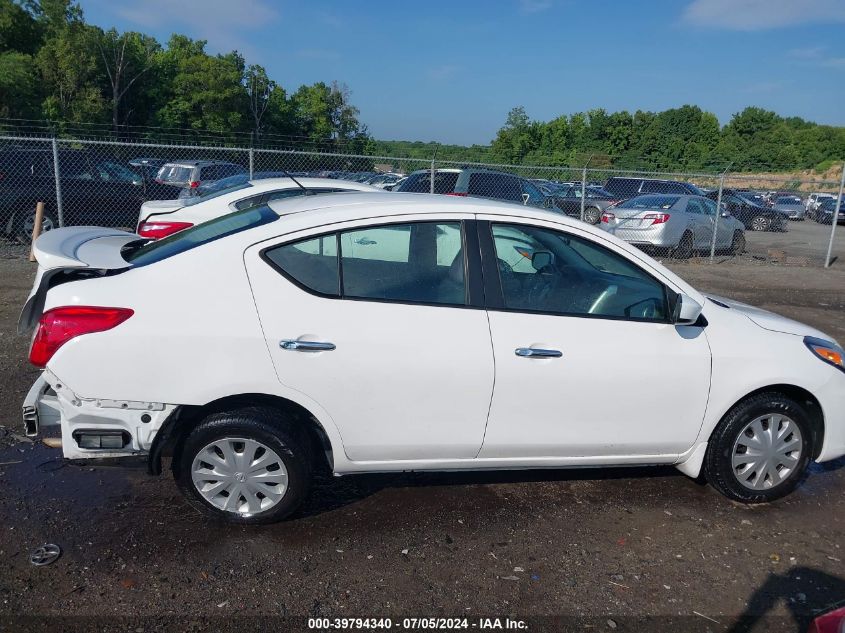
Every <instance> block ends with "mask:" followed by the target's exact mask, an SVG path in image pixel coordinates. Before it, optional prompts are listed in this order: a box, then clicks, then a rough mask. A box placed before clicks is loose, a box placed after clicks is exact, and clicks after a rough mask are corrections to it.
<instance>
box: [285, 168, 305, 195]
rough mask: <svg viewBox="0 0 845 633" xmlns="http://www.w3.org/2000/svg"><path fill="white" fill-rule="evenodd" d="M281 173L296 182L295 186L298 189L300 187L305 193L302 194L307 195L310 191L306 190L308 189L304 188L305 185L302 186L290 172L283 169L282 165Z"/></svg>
mask: <svg viewBox="0 0 845 633" xmlns="http://www.w3.org/2000/svg"><path fill="white" fill-rule="evenodd" d="M282 173H283V174H284V175H285V176H287V177H288V178H290V179H291V180H293V181H294V182H295V183H296V186H297V187H299V188H300V189H302V190H303V191H304V192H305V194H304V195H306V196H307V195H308V194H309V193H310V191H308V189H306V188H305V187H303V186H302V183H301V182H299V181H298V180H297V179H296V178H294V177H293V176H292V175H291V173H290V172H289V171H288V170H287V169H285V168H284V167H283V168H282Z"/></svg>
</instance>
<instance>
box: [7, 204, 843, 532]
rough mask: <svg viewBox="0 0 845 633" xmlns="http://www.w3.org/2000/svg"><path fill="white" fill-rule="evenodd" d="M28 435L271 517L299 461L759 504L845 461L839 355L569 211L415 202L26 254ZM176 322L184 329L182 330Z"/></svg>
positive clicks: (302, 472) (241, 217)
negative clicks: (168, 476) (139, 460)
mask: <svg viewBox="0 0 845 633" xmlns="http://www.w3.org/2000/svg"><path fill="white" fill-rule="evenodd" d="M35 254H36V257H37V259H38V262H39V269H38V275H37V278H36V281H35V286H34V288H33V291H32V294H31V296H30V298H29V300H28V301H27V303H26V305H25V307H24V311H23V314H22V315H21V327H22V328H23V329H27V328H32V327H35V328H36V332H35V335H34V337H33V341H32V347H31V350H30V360H31V362H32V363H33V364H35V365H37V366H39V367H44V368H45V369H44V371H43V372H42V374H41V376H40V377H39V378H38V380H37V381H36V382H35V384H34V385H33V387H32V389H31V390H30V392H29V394H28V396H27V398H26V401H25V403H24V421H25V426H26V432H27V434H28V435H30V436H37V435H38V434H39V433H40V430H41V427H44V426H47V425H51V424H58V425H60V426H61V436H62V447H63V451H64V456H65V457H67V458H76V459H78V458H94V457H102V456H108V457H118V456H128V455H146V456H148V459H149V464H150V470H151V472H153V473H158V472H160V470H161V456H162V454H172V456H173V459H172V468H173V472H174V475H175V477H176V481H177V482H178V485H179V487H180V488H181V490H182V492H183V493H184V494H185V495H186V497H187V498H188V500H189V501H190V502H191V503H192V504H193V505H194V506H196V507H197V508H199V509H200V510H202V511H204V512H206V513H208V514H211V515H214V516H217V517H220V518H223V519H226V520H229V521H233V522H238V523H263V522H270V521H275V520H279V519H281V518H283V517H286V516H288V515H290V514H291V513H292V512H294V511H295V509H296V508H297V506H298V505H299V504H300V503H301V501H302V500H303V498H304V497H305V496H306V494H307V493H308V490H309V485H310V482H311V473H312V470H313V469H314V468H315V467H316V466H317V465H318V463H323V464H325V465H326V466H327V467H328V468H330V469H331V470H332V471H333V472H334V473H335V474H336V475H345V474H349V473H360V472H374V471H419V470H459V469H491V468H499V469H508V468H520V469H522V468H558V467H583V466H593V467H601V466H620V465H637V464H674V465H675V466H676V467H677V468H678V469H679V470H680V471H682V472H683V473H685V474H687V475H689V476H691V477H696V476H698V475H699V474H703V475H704V476H705V477H706V478H707V479H708V480H709V482H710V483H711V484H712V485H713V487H714V488H716V489H717V490H719V491H720V492H722V493H724V494H725V495H727V496H728V497H730V498H731V499H735V500H739V501H742V502H747V503H755V502H765V501H771V500H774V499H776V498H778V497H781V496H783V495H785V494H787V493H788V492H790V491H791V490H792V489H793V488H794V487H795V486H796V485H798V483H799V482H800V481H801V478H802V476H803V475H804V473H805V471H806V469H807V465H808V463H809V462H810V461H811V460H816V461H819V462H823V461H827V460H831V459H834V458H837V457H839V456H841V455H843V454H845V368H843V350H842V348H841V347H840V346H839V345H838V344H837V343H836V342H835V341H834V340H833V339H831V337H829V336H827V335H825V334H823V333H822V332H819V331H817V330H815V329H813V328H811V327H809V326H807V325H803V324H801V323H797V322H795V321H791V320H789V319H786V318H783V317H780V316H777V315H775V314H772V313H769V312H765V311H763V310H759V309H756V308H753V307H751V306H747V305H743V304H740V303H735V302H732V301H729V300H727V299H720V298H713V297H709V296H706V295H704V294H702V293H700V292H698V291H697V290H695V289H694V288H692V287H691V286H689V285H688V284H687V283H686V282H684V281H683V280H682V279H680V278H679V277H677V276H676V275H675V274H673V273H672V272H671V271H669V270H667V269H666V268H664V267H663V266H661V265H660V264H659V263H658V262H656V261H654V260H653V259H651V258H650V257H648V256H647V255H645V254H643V253H642V252H640V251H639V250H637V249H636V248H635V247H632V246H629V245H628V244H626V243H625V242H622V241H621V240H619V239H617V238H615V237H613V236H611V235H609V234H607V233H606V232H604V231H601V230H599V229H596V228H594V227H592V226H588V225H586V224H583V223H581V222H578V221H576V220H571V219H568V218H566V217H564V216H561V215H559V214H553V213H551V212H546V211H542V210H539V209H532V208H530V207H517V206H514V205H509V204H505V203H499V202H495V201H488V200H480V199H460V198H457V199H456V198H453V197H448V196H436V195H435V196H430V195H427V194H394V195H383V194H373V195H369V194H335V195H332V196H314V197H310V196H308V197H305V196H303V197H300V198H296V199H291V200H286V201H281V202H279V201H276V202H271V203H269V205H259V206H254V207H250V208H248V209H245V210H243V211H237V212H234V213H231V214H229V215H225V216H222V217H219V218H215V219H213V220H211V221H209V222H206V223H205V224H202V225H198V226H195V227H193V228H190V229H187V230H185V231H182V232H180V233H178V234H176V235H172V236H170V237H167V238H165V239H162V240H159V241H155V242H148V241H144V240H139V238H138V236H137V235H133V234H129V233H126V232H122V231H117V230H113V229H102V228H84V227H81V228H66V229H59V230H55V231H51V232H50V233H47V234H45V235H43V236H42V237H41V238H40V239H39V240H38V242H37V243H36V245H35ZM174 315H177V316H176V318H174Z"/></svg>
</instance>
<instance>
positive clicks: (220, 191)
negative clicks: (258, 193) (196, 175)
mask: <svg viewBox="0 0 845 633" xmlns="http://www.w3.org/2000/svg"><path fill="white" fill-rule="evenodd" d="M227 180H228V179H227ZM217 182H218V183H219V182H222V181H220V180H218V181H217ZM250 187H252V185H251V184H250V183H248V182H242V183H241V184H239V185H230V186H228V187H211V186H209V187H208V188H207V189H204V190H201V193H200V195H198V196H195V197H193V198H188V199H186V200H185V201H184V203H185V206H186V207H190V206H193V205H195V204H199V203H200V202H205V201H206V200H211V199H213V198H217V197H219V196H223V195H226V194H227V193H232V192H233V191H240V190H241V189H249V188H250Z"/></svg>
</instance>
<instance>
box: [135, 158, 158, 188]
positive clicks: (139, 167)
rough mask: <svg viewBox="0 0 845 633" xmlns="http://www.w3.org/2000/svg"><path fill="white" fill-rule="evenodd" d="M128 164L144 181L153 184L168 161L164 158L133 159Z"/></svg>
mask: <svg viewBox="0 0 845 633" xmlns="http://www.w3.org/2000/svg"><path fill="white" fill-rule="evenodd" d="M128 162H129V166H130V167H131V168H132V170H133V171H135V172H137V173H138V174H140V176H141V178H143V179H144V181H146V182H151V181H153V180H155V177H156V175H157V174H158V170H159V169H161V166H162V165H164V164H165V163H166V162H167V161H166V160H164V159H163V158H132V159H130V160H129V161H128Z"/></svg>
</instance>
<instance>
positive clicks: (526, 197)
mask: <svg viewBox="0 0 845 633" xmlns="http://www.w3.org/2000/svg"><path fill="white" fill-rule="evenodd" d="M530 199H531V196H530V195H528V194H527V193H524V194H522V204H524V205H527V204H528V201H529V200H530Z"/></svg>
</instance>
